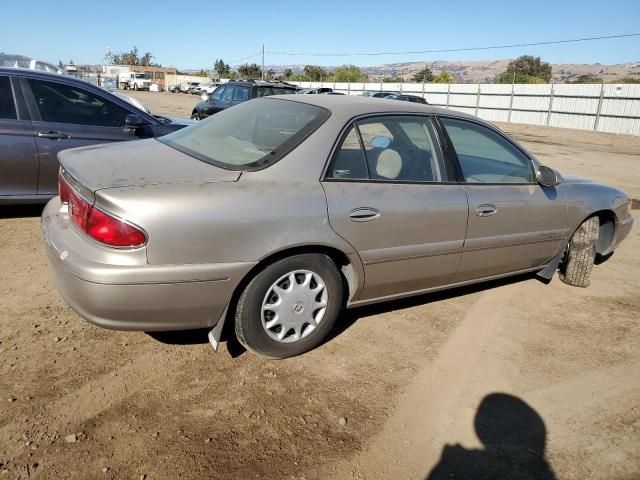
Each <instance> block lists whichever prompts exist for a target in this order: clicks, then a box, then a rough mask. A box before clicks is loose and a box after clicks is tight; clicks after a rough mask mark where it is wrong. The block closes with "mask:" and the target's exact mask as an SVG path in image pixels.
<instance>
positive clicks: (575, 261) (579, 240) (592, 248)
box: [560, 217, 600, 287]
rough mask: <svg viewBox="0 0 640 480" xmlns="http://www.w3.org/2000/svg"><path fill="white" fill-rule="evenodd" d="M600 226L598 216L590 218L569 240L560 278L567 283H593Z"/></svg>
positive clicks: (580, 284)
mask: <svg viewBox="0 0 640 480" xmlns="http://www.w3.org/2000/svg"><path fill="white" fill-rule="evenodd" d="M599 228H600V220H599V219H598V217H591V218H588V219H586V220H585V221H584V222H583V223H582V225H580V227H578V229H577V230H576V232H575V233H574V234H573V236H572V237H571V240H569V245H568V246H567V251H566V252H565V257H564V260H563V262H562V265H560V280H562V281H563V282H564V283H566V284H567V285H573V286H574V287H588V286H589V284H590V283H591V270H592V269H593V262H594V260H595V258H596V245H597V243H598V234H599Z"/></svg>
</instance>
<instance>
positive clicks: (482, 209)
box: [476, 203, 498, 217]
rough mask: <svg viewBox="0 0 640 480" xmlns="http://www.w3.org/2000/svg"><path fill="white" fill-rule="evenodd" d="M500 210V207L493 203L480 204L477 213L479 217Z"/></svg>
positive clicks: (488, 215)
mask: <svg viewBox="0 0 640 480" xmlns="http://www.w3.org/2000/svg"><path fill="white" fill-rule="evenodd" d="M497 211H498V207H496V206H495V205H491V204H488V203H486V204H484V205H478V206H477V207H476V215H477V216H479V217H490V216H491V215H493V214H495V213H496V212H497Z"/></svg>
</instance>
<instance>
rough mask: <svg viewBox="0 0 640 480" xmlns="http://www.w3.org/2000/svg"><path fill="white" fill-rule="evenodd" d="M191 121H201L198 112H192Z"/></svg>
mask: <svg viewBox="0 0 640 480" xmlns="http://www.w3.org/2000/svg"><path fill="white" fill-rule="evenodd" d="M191 120H202V119H201V118H200V114H199V113H198V112H193V113H192V114H191Z"/></svg>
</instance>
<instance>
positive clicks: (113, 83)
mask: <svg viewBox="0 0 640 480" xmlns="http://www.w3.org/2000/svg"><path fill="white" fill-rule="evenodd" d="M100 86H101V87H102V88H106V89H107V90H115V89H117V88H118V81H117V80H116V79H115V78H107V77H103V78H102V79H101V80H100Z"/></svg>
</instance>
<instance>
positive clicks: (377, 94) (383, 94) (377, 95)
mask: <svg viewBox="0 0 640 480" xmlns="http://www.w3.org/2000/svg"><path fill="white" fill-rule="evenodd" d="M397 93H398V92H384V91H380V92H363V93H362V96H363V97H371V98H385V97H388V96H389V95H396V94H397Z"/></svg>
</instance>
